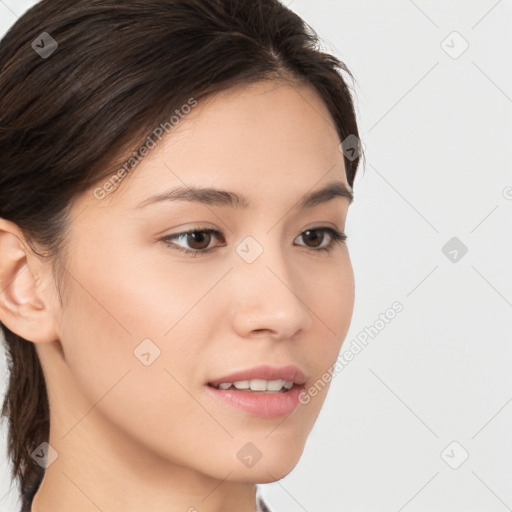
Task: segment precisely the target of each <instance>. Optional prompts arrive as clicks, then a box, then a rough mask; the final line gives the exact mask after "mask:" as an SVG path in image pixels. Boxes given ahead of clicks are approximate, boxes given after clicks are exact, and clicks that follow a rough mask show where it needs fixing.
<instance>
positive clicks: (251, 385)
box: [219, 379, 293, 391]
mask: <svg viewBox="0 0 512 512" xmlns="http://www.w3.org/2000/svg"><path fill="white" fill-rule="evenodd" d="M231 386H234V387H235V388H236V389H250V390H251V391H281V389H283V388H284V389H285V390H286V391H287V390H289V389H291V388H292V386H293V382H292V381H289V380H286V381H285V380H282V379H277V380H264V379H251V380H237V381H235V382H223V383H222V384H219V389H224V390H226V389H229V388H230V387H231Z"/></svg>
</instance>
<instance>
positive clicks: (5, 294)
mask: <svg viewBox="0 0 512 512" xmlns="http://www.w3.org/2000/svg"><path fill="white" fill-rule="evenodd" d="M53 290H54V283H53V276H52V273H51V271H50V263H49V262H48V261H44V260H43V259H42V258H41V256H38V255H37V254H35V253H34V251H33V250H32V249H31V248H30V246H29V244H28V243H27V240H26V238H25V236H24V235H23V233H22V232H21V230H20V228H19V227H18V226H17V225H16V224H14V223H13V222H10V221H8V220H6V219H3V218H0V322H2V323H3V324H4V325H5V326H6V327H7V328H8V329H9V330H10V331H12V332H14V333H15V334H17V335H18V336H21V337H22V338H24V339H25V340H27V341H32V342H35V343H45V342H51V341H55V340H56V339H57V338H58V335H57V329H56V322H55V315H54V313H55V311H54V307H52V306H54V300H55V297H54V293H53Z"/></svg>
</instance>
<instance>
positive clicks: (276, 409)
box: [206, 385, 304, 418]
mask: <svg viewBox="0 0 512 512" xmlns="http://www.w3.org/2000/svg"><path fill="white" fill-rule="evenodd" d="M206 388H207V389H208V392H209V393H211V394H212V395H213V396H214V397H216V398H217V399H218V400H221V401H222V402H224V403H226V404H228V405H231V406H233V407H236V408H238V409H242V410H244V411H247V412H248V413H250V414H252V415H253V416H258V417H260V418H279V417H280V416H286V415H288V414H291V413H292V412H293V411H294V410H295V409H296V408H297V406H298V405H299V403H300V402H299V396H300V393H301V392H302V391H303V390H304V386H293V388H291V389H290V390H288V391H285V392H284V393H264V392H245V391H237V390H233V389H230V390H221V389H217V388H214V387H212V386H208V385H207V386H206Z"/></svg>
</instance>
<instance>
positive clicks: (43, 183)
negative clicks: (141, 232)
mask: <svg viewBox="0 0 512 512" xmlns="http://www.w3.org/2000/svg"><path fill="white" fill-rule="evenodd" d="M43 33H47V34H49V35H50V36H51V37H52V38H53V39H54V40H55V41H56V45H57V47H56V48H55V47H53V53H51V54H48V53H49V51H48V52H47V54H41V53H40V52H38V51H37V48H38V47H37V46H34V45H35V43H36V42H39V48H41V47H43V46H45V44H47V45H48V44H49V43H48V41H51V40H50V39H49V38H48V36H45V35H43ZM44 38H46V39H45V41H46V43H45V44H43V42H41V41H42V39H44ZM54 44H55V43H54ZM50 46H51V45H50ZM46 49H47V50H50V48H49V47H48V46H46ZM344 74H345V75H347V76H348V77H350V78H351V79H352V81H354V77H353V75H352V74H351V73H350V71H349V70H348V68H347V67H346V65H345V64H344V63H343V62H341V61H340V60H339V59H338V58H336V57H335V56H333V55H331V54H329V53H326V52H324V51H323V50H322V49H321V44H320V40H319V38H318V35H317V34H316V32H315V31H314V30H313V29H312V28H311V27H310V26H309V25H308V24H307V23H306V22H305V21H304V20H302V19H301V18H300V17H299V16H298V15H297V14H295V13H294V12H292V11H291V10H289V9H288V8H287V7H285V6H284V5H282V4H281V3H280V2H279V1H278V0H250V1H248V0H144V1H143V0H43V1H41V2H40V3H38V4H36V5H35V6H33V7H32V8H31V9H30V10H28V11H27V12H26V13H25V14H24V15H23V16H21V17H20V18H19V19H18V21H17V22H16V23H15V24H14V25H13V26H12V27H11V28H10V29H9V31H8V32H7V33H6V34H5V36H4V37H3V39H2V40H1V41H0V217H2V218H4V219H7V220H9V221H12V222H13V223H15V224H16V225H17V226H18V227H19V228H20V230H21V232H22V233H23V234H24V236H25V238H26V239H27V241H28V242H29V244H30V246H31V248H33V249H34V251H35V252H36V254H38V255H39V256H41V257H44V258H49V261H50V262H51V264H52V269H53V275H54V277H55V280H56V282H57V286H58V283H59V282H60V281H61V277H62V265H60V264H59V262H62V261H65V260H64V259H63V254H64V249H65V240H66V238H65V234H66V229H67V227H68V226H69V225H70V218H69V209H70V206H71V205H72V203H73V201H74V200H75V199H76V198H78V197H79V196H80V195H81V194H83V193H85V192H87V191H90V190H91V187H93V186H94V185H95V184H96V183H99V182H100V181H101V180H105V179H106V178H107V177H108V176H112V171H113V169H116V168H118V166H119V162H122V161H123V158H124V159H125V160H126V155H127V154H130V153H131V152H132V151H134V150H136V149H137V148H139V147H140V146H141V144H142V143H143V142H144V141H145V140H146V139H147V137H148V135H149V134H151V133H152V131H153V130H154V129H155V127H156V126H159V125H162V124H165V123H166V122H167V121H168V120H169V118H170V116H172V115H173V113H175V112H176V110H177V109H180V108H181V107H182V105H185V104H187V102H188V101H189V99H190V98H191V97H193V98H194V99H195V100H196V101H199V100H200V99H201V98H204V97H207V96H208V95H211V94H213V93H215V92H220V91H223V90H227V89H228V88H231V87H234V86H237V85H246V84H247V85H248V84H251V83H255V82H258V81H262V80H272V79H281V80H287V81H289V82H290V83H292V82H294V83H302V84H308V85H312V86H313V87H314V88H315V89H316V90H317V92H318V93H319V94H320V96H321V98H322V100H323V101H324V103H325V105H326V106H327V108H328V111H329V113H330V114H331V116H332V119H333V120H334V124H335V128H336V131H337V133H338V135H339V137H340V141H344V139H346V138H347V137H348V136H350V135H352V136H354V137H355V140H356V141H357V144H359V133H358V128H357V122H356V115H355V111H354V104H353V100H352V95H353V88H352V87H349V85H347V83H346V81H345V79H344V77H343V75H344ZM360 154H361V146H360V145H359V151H358V152H357V153H356V156H355V158H348V157H347V155H346V154H345V153H344V162H345V168H346V174H347V181H348V183H349V185H350V187H352V186H353V182H354V177H355V174H356V170H357V167H358V163H359V155H360ZM33 242H37V243H38V244H40V245H41V247H43V248H44V249H45V251H46V254H44V255H43V254H40V253H38V252H37V251H36V250H35V248H34V247H33V246H32V243H33ZM58 289H59V297H60V300H61V303H62V295H61V293H60V288H58ZM0 327H1V331H2V332H3V335H4V338H5V340H4V341H5V348H6V356H7V361H8V370H9V381H8V387H7V392H6V395H5V399H4V403H3V408H2V416H4V417H5V418H7V419H8V421H9V430H8V438H7V449H8V456H9V458H10V460H11V462H12V476H11V478H12V479H13V480H14V479H15V478H17V479H19V482H20V484H21V492H22V494H23V495H26V494H28V493H30V492H32V493H33V492H35V491H34V489H35V488H36V487H37V485H38V484H39V483H40V481H41V478H42V476H43V474H44V471H43V470H42V469H41V467H40V466H39V465H38V464H36V463H35V462H34V460H33V459H32V457H31V453H32V452H33V451H34V449H35V448H36V447H38V446H39V445H40V444H41V443H42V442H44V441H48V440H49V428H50V425H49V403H48V396H47V390H46V385H45V379H44V374H43V371H42V368H41V365H40V362H39V359H38V356H37V353H36V351H35V346H34V343H32V342H30V341H27V340H25V339H23V338H21V337H20V336H18V335H17V334H16V333H14V332H11V331H10V330H9V329H8V328H7V327H6V326H5V325H3V324H1V323H0Z"/></svg>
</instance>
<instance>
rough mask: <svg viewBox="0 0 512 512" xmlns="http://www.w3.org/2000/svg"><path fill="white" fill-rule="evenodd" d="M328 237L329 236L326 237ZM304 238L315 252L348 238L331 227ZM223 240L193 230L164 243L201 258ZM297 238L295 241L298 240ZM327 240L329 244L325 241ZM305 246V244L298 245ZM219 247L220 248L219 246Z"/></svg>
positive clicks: (208, 231) (305, 233)
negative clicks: (213, 241) (215, 242)
mask: <svg viewBox="0 0 512 512" xmlns="http://www.w3.org/2000/svg"><path fill="white" fill-rule="evenodd" d="M326 235H329V236H328V237H326ZM300 237H303V238H304V239H305V240H307V241H308V243H310V244H311V245H307V244H306V245H304V246H305V247H308V248H310V249H312V250H313V251H325V252H330V251H331V250H333V249H334V247H335V245H336V244H343V243H345V241H346V239H347V236H346V235H345V233H342V232H340V231H337V230H336V229H334V228H331V227H321V228H314V229H308V230H306V231H303V232H302V233H301V234H300V235H299V236H298V237H297V238H300ZM216 238H217V239H220V240H223V241H224V242H223V245H224V246H225V245H226V241H225V239H224V235H223V233H222V232H220V231H218V230H216V229H191V230H189V231H184V232H183V233H176V234H174V235H169V236H166V237H164V238H162V239H161V240H162V242H164V243H165V244H166V245H167V246H169V247H170V248H171V249H175V250H177V251H181V252H185V253H188V254H192V255H193V256H199V255H201V254H205V253H208V252H210V251H211V250H213V249H214V248H215V246H212V245H211V242H212V240H215V239H216ZM297 238H296V239H295V240H297ZM326 240H327V243H325V241H326ZM180 243H185V244H188V247H183V246H182V245H180ZM298 245H303V244H298ZM217 247H218V246H217Z"/></svg>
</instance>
